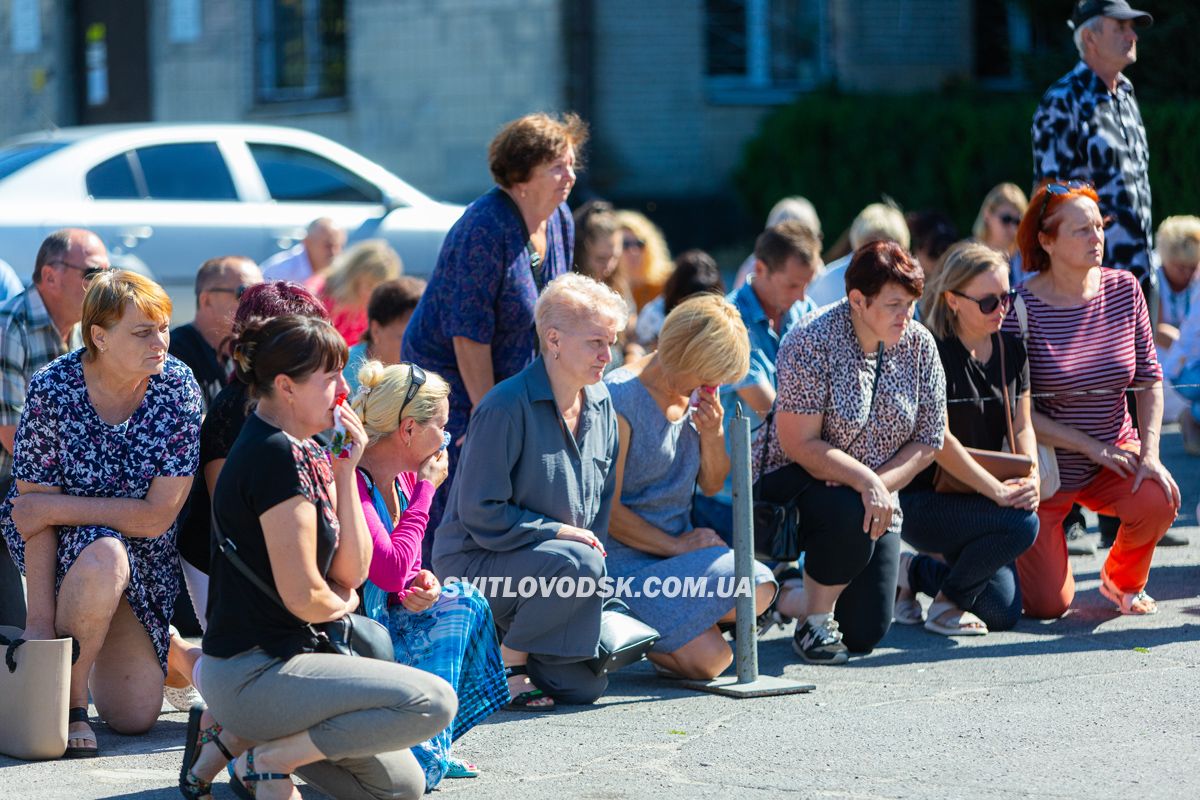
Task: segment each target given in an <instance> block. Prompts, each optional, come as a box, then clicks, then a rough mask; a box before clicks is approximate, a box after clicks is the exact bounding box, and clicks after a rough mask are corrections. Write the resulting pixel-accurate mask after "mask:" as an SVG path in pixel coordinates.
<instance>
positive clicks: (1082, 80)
mask: <svg viewBox="0 0 1200 800" xmlns="http://www.w3.org/2000/svg"><path fill="white" fill-rule="evenodd" d="M1153 22H1154V19H1153V17H1151V16H1150V15H1149V14H1147V13H1146V12H1144V11H1139V10H1138V9H1135V8H1130V7H1129V4H1128V3H1127V2H1125V0H1077V2H1076V3H1075V6H1074V10H1073V12H1072V14H1071V21H1070V22H1069V23H1068V25H1070V27H1071V28H1072V29H1073V30H1074V31H1075V46H1076V47H1077V48H1078V50H1079V56H1080V62H1079V63H1078V64H1076V65H1075V68H1074V69H1072V70H1071V71H1070V72H1068V73H1067V74H1066V75H1064V76H1063V77H1062V78H1060V79H1059V80H1058V81H1057V82H1055V83H1054V85H1052V86H1051V87H1050V88H1049V89H1048V90H1047V91H1046V94H1045V95H1043V97H1042V102H1041V104H1040V105H1038V108H1037V111H1036V112H1035V113H1034V115H1033V178H1034V183H1035V184H1037V183H1041V182H1042V181H1046V180H1057V181H1066V180H1084V181H1088V182H1090V183H1091V184H1092V185H1094V186H1095V187H1096V192H1097V193H1098V194H1099V195H1100V211H1101V213H1103V214H1105V215H1106V216H1110V217H1112V225H1111V226H1110V227H1109V228H1108V229H1107V230H1106V232H1105V237H1104V238H1105V248H1106V252H1105V258H1104V266H1106V267H1113V268H1116V269H1124V270H1129V271H1130V272H1132V273H1133V274H1134V275H1136V276H1137V277H1138V280H1140V281H1141V283H1142V290H1143V291H1144V292H1145V294H1146V300H1147V302H1148V304H1149V306H1150V308H1151V309H1157V307H1158V304H1157V303H1155V302H1153V301H1154V298H1155V294H1156V292H1155V288H1156V278H1155V269H1154V267H1155V266H1156V265H1155V264H1153V263H1152V261H1153V260H1155V258H1156V257H1155V255H1154V247H1153V242H1152V235H1153V233H1152V231H1153V228H1152V227H1151V221H1150V176H1149V172H1148V170H1149V165H1150V149H1149V147H1148V146H1147V144H1146V128H1145V126H1144V125H1143V124H1142V114H1141V111H1140V110H1139V109H1138V104H1137V99H1136V98H1135V97H1134V94H1133V84H1132V83H1130V82H1129V79H1128V78H1126V77H1125V75H1123V74H1122V72H1121V70H1123V69H1125V68H1126V67H1128V66H1129V65H1130V64H1132V63H1133V62H1134V61H1136V60H1137V41H1138V35H1137V32H1136V30H1135V29H1136V28H1138V27H1143V26H1148V25H1151V24H1153ZM1033 210H1034V211H1035V212H1036V210H1037V209H1033ZM1151 313H1152V314H1153V313H1154V311H1153V310H1152V311H1151Z"/></svg>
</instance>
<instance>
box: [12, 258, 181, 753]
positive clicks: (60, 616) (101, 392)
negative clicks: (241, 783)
mask: <svg viewBox="0 0 1200 800" xmlns="http://www.w3.org/2000/svg"><path fill="white" fill-rule="evenodd" d="M170 319H171V301H170V299H169V298H168V297H167V295H166V293H165V292H163V290H162V288H160V287H159V286H158V285H157V284H155V283H154V282H152V281H150V280H148V279H147V278H143V277H141V276H140V275H135V274H133V273H129V272H115V271H114V272H106V273H104V274H101V275H99V276H97V277H96V278H94V279H93V281H92V284H91V286H90V288H89V289H88V292H87V296H86V297H85V298H84V301H83V321H82V323H81V324H82V330H83V342H84V349H82V350H76V351H75V352H73V353H68V354H67V355H64V356H61V357H60V358H58V359H56V360H55V361H53V362H51V363H50V364H49V365H47V366H46V367H45V368H44V369H42V370H41V371H40V372H38V373H37V374H36V375H34V377H33V380H32V381H31V382H30V384H29V399H28V401H27V403H26V406H25V412H24V413H23V414H22V415H21V421H20V424H19V425H18V426H17V434H16V443H15V447H14V462H13V478H14V486H13V488H12V489H11V490H10V491H9V497H8V500H7V501H6V502H5V503H4V505H3V506H0V532H3V535H4V538H5V540H6V541H7V543H8V548H9V552H10V553H11V554H12V556H13V559H14V560H15V561H16V562H17V564H18V565H19V566H20V567H21V569H22V570H23V571H24V573H25V577H26V581H27V584H28V594H29V618H28V622H27V625H26V629H25V636H26V638H30V639H49V638H53V637H55V636H58V635H61V636H72V637H74V638H75V639H76V640H77V641H78V642H79V658H78V660H77V661H76V662H75V664H74V666H73V667H72V669H71V689H70V705H71V713H70V719H71V725H70V728H69V734H68V735H69V741H68V745H69V746H68V748H67V756H68V757H87V756H95V755H97V752H98V751H97V747H96V737H95V734H94V733H93V732H92V730H91V728H90V727H89V725H88V722H87V705H88V691H89V689H90V690H91V695H92V698H93V700H94V702H95V703H96V709H97V711H98V712H99V714H100V716H101V717H103V718H104V720H105V722H107V723H108V726H109V727H110V728H112V729H113V730H115V731H118V732H120V733H125V734H139V733H144V732H145V731H147V730H149V729H150V727H151V726H152V725H153V724H154V721H155V720H156V719H157V718H158V712H159V709H160V708H161V706H162V698H163V691H162V689H163V680H164V678H165V675H166V671H167V651H168V649H169V647H170V642H171V636H170V633H169V632H168V625H167V621H168V620H169V619H170V618H171V612H172V608H173V606H174V604H175V596H176V595H177V594H178V592H179V554H178V552H177V550H176V548H175V520H176V517H177V516H178V514H179V509H180V508H181V507H182V506H183V502H184V499H185V498H186V497H187V494H188V489H189V487H190V486H191V482H192V475H193V474H194V473H195V472H196V465H197V459H198V455H199V432H200V389H199V387H198V386H197V385H196V381H195V379H194V378H193V377H192V373H191V371H190V370H189V369H188V368H187V367H186V366H184V365H183V363H182V362H180V361H177V360H176V359H175V358H173V357H171V356H168V355H167V344H168V340H169V335H168V326H169V324H170ZM188 672H189V673H190V670H188ZM89 675H90V680H89Z"/></svg>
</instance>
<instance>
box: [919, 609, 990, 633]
mask: <svg viewBox="0 0 1200 800" xmlns="http://www.w3.org/2000/svg"><path fill="white" fill-rule="evenodd" d="M951 611H953V612H956V613H955V614H954V615H951V616H949V617H947V612H951ZM947 619H948V621H944V620H947ZM972 625H973V626H977V627H968V626H972ZM925 630H927V631H930V632H931V633H940V634H941V635H942V636H984V635H986V634H987V632H988V629H987V625H984V624H983V620H981V619H980V618H979V617H977V616H975V615H974V614H972V613H971V612H970V611H963V610H962V609H961V608H959V607H958V606H956V605H954V604H953V603H950V602H947V601H945V600H942V601H937V602H934V603H933V605H931V606H930V607H929V618H928V619H927V620H925Z"/></svg>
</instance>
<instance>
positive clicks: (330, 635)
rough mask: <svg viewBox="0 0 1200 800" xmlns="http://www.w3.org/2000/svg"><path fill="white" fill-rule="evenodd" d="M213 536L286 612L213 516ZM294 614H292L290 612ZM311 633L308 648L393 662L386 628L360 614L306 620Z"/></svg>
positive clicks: (231, 560)
mask: <svg viewBox="0 0 1200 800" xmlns="http://www.w3.org/2000/svg"><path fill="white" fill-rule="evenodd" d="M212 531H213V535H214V536H216V537H217V547H218V549H219V550H220V551H221V553H222V554H224V556H225V558H226V559H228V561H229V563H230V564H231V565H233V568H234V569H236V570H237V571H238V572H240V573H241V574H242V577H243V578H245V579H246V580H248V581H250V583H252V584H254V587H255V588H256V589H258V590H259V591H260V592H262V593H263V594H265V595H266V596H267V597H269V598H270V599H271V601H272V602H273V603H275V605H277V606H279V607H280V608H282V609H283V610H284V611H287V613H288V614H292V612H291V611H288V607H287V606H286V605H284V604H283V598H281V597H280V596H279V593H278V592H276V591H275V590H274V589H273V588H271V587H270V586H268V585H267V582H266V581H264V580H263V579H262V578H260V577H258V576H257V575H255V574H254V570H252V569H250V566H249V565H248V564H247V563H246V562H245V561H243V560H242V557H241V556H240V555H238V552H237V545H236V544H234V543H233V542H231V541H229V539H227V538H225V536H224V534H222V533H221V527H220V526H219V525H218V524H217V518H216V516H214V517H213V520H212ZM293 616H294V615H293ZM305 627H307V628H308V630H309V633H310V634H311V636H312V648H313V652H316V653H336V654H338V655H343V656H363V657H365V658H377V659H379V660H380V661H395V660H396V654H395V650H394V649H393V648H392V636H391V634H389V633H388V630H387V628H385V627H383V626H382V625H380V624H379V623H378V622H376V621H375V620H373V619H370V618H369V617H364V616H363V615H362V614H346V615H345V616H344V617H342V618H341V619H335V620H332V621H330V622H321V623H317V624H313V623H306V625H305Z"/></svg>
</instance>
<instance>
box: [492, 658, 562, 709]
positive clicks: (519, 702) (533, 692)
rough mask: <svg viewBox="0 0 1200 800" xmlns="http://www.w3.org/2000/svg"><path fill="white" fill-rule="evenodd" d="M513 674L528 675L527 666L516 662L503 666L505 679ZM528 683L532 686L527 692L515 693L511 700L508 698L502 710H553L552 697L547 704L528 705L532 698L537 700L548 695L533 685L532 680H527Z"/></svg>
mask: <svg viewBox="0 0 1200 800" xmlns="http://www.w3.org/2000/svg"><path fill="white" fill-rule="evenodd" d="M514 675H525V676H528V675H529V668H528V667H527V666H526V665H524V664H517V665H516V666H512V667H505V668H504V678H505V680H507V679H508V678H511V677H513V676H514ZM528 683H529V685H530V686H533V688H532V689H530V690H529V691H527V692H521V693H520V694H519V695H516V696H515V697H513V698H512V699H511V700H509V701H508V702H507V703H506V704H505V705H504V708H503V710H504V711H553V710H554V701H553V699H551V701H550V704H549V705H541V706H534V705H530V703H532V702H533V701H534V700H538V699H540V698H542V697H549V695H547V694H546V693H545V692H543V691H542V690H541V689H539V688H537V686H535V685H534V683H533V681H532V680H530V681H528Z"/></svg>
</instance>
